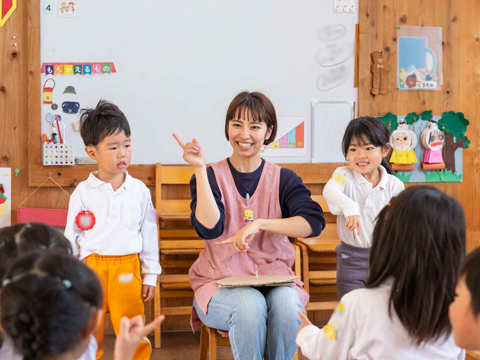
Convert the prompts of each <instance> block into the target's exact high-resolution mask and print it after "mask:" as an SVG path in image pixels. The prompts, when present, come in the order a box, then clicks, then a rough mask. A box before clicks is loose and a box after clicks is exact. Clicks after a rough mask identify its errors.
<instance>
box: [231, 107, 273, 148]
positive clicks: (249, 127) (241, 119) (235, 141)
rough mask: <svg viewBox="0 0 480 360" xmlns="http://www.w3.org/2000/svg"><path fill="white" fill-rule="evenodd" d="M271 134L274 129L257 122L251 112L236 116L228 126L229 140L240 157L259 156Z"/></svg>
mask: <svg viewBox="0 0 480 360" xmlns="http://www.w3.org/2000/svg"><path fill="white" fill-rule="evenodd" d="M271 134H272V129H268V128H267V124H266V123H264V122H258V121H255V120H254V119H253V117H252V116H251V114H250V113H249V112H244V114H243V115H239V116H235V118H234V119H232V120H230V122H229V125H228V139H229V141H230V144H231V145H232V148H233V152H234V153H235V154H236V155H238V156H240V157H253V156H257V155H258V154H259V153H260V150H261V149H262V146H263V144H264V142H265V140H266V139H269V137H270V135H271Z"/></svg>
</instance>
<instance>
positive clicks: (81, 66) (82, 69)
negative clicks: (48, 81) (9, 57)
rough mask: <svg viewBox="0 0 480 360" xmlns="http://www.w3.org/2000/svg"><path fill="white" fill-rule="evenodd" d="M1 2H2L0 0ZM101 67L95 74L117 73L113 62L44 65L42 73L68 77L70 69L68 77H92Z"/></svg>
mask: <svg viewBox="0 0 480 360" xmlns="http://www.w3.org/2000/svg"><path fill="white" fill-rule="evenodd" d="M0 1H1V0H0ZM94 65H95V66H97V65H98V66H99V68H97V69H96V71H97V72H96V73H95V74H111V73H116V72H117V70H116V69H115V65H114V64H113V62H103V63H91V62H89V63H73V62H67V63H43V64H42V69H41V73H42V74H46V75H67V74H66V72H67V70H66V69H65V67H68V72H69V74H68V75H91V74H92V71H93V70H94V69H93V67H94ZM70 67H73V73H70Z"/></svg>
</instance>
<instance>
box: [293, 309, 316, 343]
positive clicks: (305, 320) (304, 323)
mask: <svg viewBox="0 0 480 360" xmlns="http://www.w3.org/2000/svg"><path fill="white" fill-rule="evenodd" d="M298 317H299V318H300V321H301V322H302V323H301V324H300V327H299V328H298V331H297V335H296V336H295V339H296V338H297V336H298V334H299V333H300V331H302V329H303V328H304V327H306V326H309V325H313V324H312V323H311V322H310V320H308V318H307V317H306V316H305V314H303V313H302V312H301V311H299V312H298Z"/></svg>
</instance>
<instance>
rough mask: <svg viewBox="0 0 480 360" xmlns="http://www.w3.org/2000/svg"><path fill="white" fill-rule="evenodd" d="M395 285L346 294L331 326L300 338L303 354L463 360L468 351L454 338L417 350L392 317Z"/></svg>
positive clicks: (335, 358)
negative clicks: (393, 286)
mask: <svg viewBox="0 0 480 360" xmlns="http://www.w3.org/2000/svg"><path fill="white" fill-rule="evenodd" d="M391 285H392V281H386V282H384V283H383V284H382V285H381V286H379V287H377V288H374V289H357V290H353V291H351V292H349V293H348V294H346V295H345V296H344V297H343V298H342V300H341V303H340V304H339V305H338V307H337V309H336V310H335V312H334V313H333V315H332V317H331V318H330V321H329V322H328V324H327V325H326V326H325V327H324V328H323V329H319V328H317V327H316V326H313V325H310V326H307V327H305V328H303V329H302V330H301V331H300V333H299V334H298V336H297V344H298V346H300V347H301V351H302V354H303V355H305V356H306V357H307V358H308V359H310V360H315V359H316V360H320V359H325V360H353V359H355V360H387V359H388V360H396V359H398V360H407V359H408V360H410V359H415V360H447V359H448V360H463V359H465V351H464V350H462V349H460V348H459V347H457V346H456V345H455V342H454V341H453V335H450V336H449V337H448V338H445V337H443V338H440V339H438V340H437V341H430V342H428V343H424V344H422V345H421V346H420V347H419V346H416V345H415V344H414V342H413V341H412V339H411V338H410V336H409V335H408V333H407V330H405V328H404V327H403V325H402V323H401V322H400V320H399V319H398V316H397V314H396V312H395V309H393V311H392V317H391V318H390V317H389V314H388V303H389V297H390V292H391Z"/></svg>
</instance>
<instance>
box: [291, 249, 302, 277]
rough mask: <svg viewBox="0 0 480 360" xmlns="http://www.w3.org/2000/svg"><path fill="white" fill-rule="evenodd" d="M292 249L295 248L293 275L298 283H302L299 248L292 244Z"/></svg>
mask: <svg viewBox="0 0 480 360" xmlns="http://www.w3.org/2000/svg"><path fill="white" fill-rule="evenodd" d="M293 247H294V248H295V265H294V266H295V275H296V276H297V277H298V279H299V280H300V281H302V260H301V253H300V246H299V245H298V244H296V243H293Z"/></svg>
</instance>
